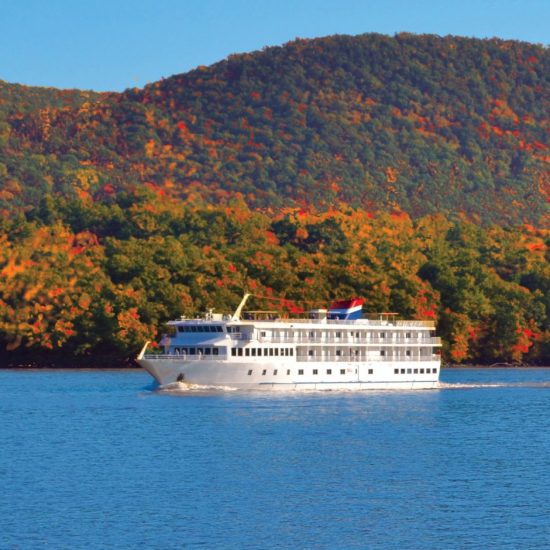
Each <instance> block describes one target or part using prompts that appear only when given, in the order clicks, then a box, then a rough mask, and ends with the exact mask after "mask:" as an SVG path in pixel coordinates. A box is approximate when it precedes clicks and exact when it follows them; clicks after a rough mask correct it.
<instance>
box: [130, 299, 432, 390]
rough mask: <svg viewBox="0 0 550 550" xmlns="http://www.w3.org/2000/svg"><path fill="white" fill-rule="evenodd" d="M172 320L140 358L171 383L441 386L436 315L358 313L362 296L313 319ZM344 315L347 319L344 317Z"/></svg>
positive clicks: (256, 315)
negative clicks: (404, 317)
mask: <svg viewBox="0 0 550 550" xmlns="http://www.w3.org/2000/svg"><path fill="white" fill-rule="evenodd" d="M247 297H248V295H245V297H244V298H243V300H242V301H241V304H240V305H239V307H238V308H237V310H236V312H235V314H234V315H233V316H231V317H223V316H221V315H219V316H217V317H216V316H214V315H212V314H209V315H208V316H207V317H206V318H204V319H202V318H195V319H184V318H182V319H179V320H175V321H170V322H169V323H168V325H169V327H171V329H172V335H171V337H168V336H165V337H163V339H162V341H161V343H160V346H161V349H160V351H161V353H159V354H158V355H153V354H146V353H145V352H146V349H147V346H148V343H146V344H145V346H144V347H143V349H142V350H141V353H140V354H139V356H138V357H137V361H138V363H139V364H140V365H141V366H142V367H143V368H144V369H146V370H147V371H148V372H149V373H150V374H151V375H152V376H153V377H154V378H155V380H156V381H157V382H158V383H159V384H160V385H161V386H166V385H168V384H173V383H175V382H183V383H186V384H194V385H200V386H218V387H230V388H237V389H261V390H287V391H288V390H321V389H323V390H343V389H349V390H370V389H373V390H388V389H432V388H437V387H438V386H439V381H438V380H439V370H440V356H439V348H440V347H441V341H440V339H439V338H437V337H436V336H435V334H434V328H435V327H434V324H433V322H432V321H418V320H410V321H400V320H396V319H395V318H394V317H392V315H393V314H381V315H380V316H379V318H378V319H374V320H372V319H365V318H352V317H353V315H358V314H360V311H359V310H360V307H361V303H362V302H361V301H360V300H357V299H354V300H351V301H340V302H335V303H334V304H333V307H332V308H331V309H330V310H329V311H328V313H327V310H312V311H310V317H309V318H308V319H285V320H282V319H278V318H277V317H276V316H275V317H274V316H273V313H275V312H248V313H247V314H246V313H245V316H244V318H241V310H242V307H243V305H244V303H245V301H246V299H247ZM342 316H344V318H342Z"/></svg>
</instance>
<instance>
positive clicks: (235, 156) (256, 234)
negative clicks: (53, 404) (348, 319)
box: [0, 34, 550, 366]
mask: <svg viewBox="0 0 550 550" xmlns="http://www.w3.org/2000/svg"><path fill="white" fill-rule="evenodd" d="M549 78H550V54H549V51H548V49H545V48H543V47H541V46H536V45H531V44H525V43H519V42H510V41H501V40H496V39H495V40H473V39H464V38H455V37H447V38H439V37H435V36H413V35H405V34H401V35H398V36H396V37H393V38H390V37H386V36H380V35H363V36H358V37H347V36H334V37H329V38H323V39H317V40H307V41H306V40H297V41H295V42H293V43H290V44H287V45H285V46H283V47H277V48H267V49H265V50H264V51H261V52H255V53H251V54H245V55H235V56H231V57H229V58H228V59H227V60H225V61H222V62H220V63H217V64H215V65H213V66H211V67H201V68H198V69H196V70H194V71H192V72H190V73H188V74H184V75H178V76H174V77H172V78H168V79H166V80H163V81H161V82H157V83H154V84H151V85H149V86H147V87H145V88H144V89H142V90H128V91H126V92H124V93H122V94H119V93H102V94H97V93H93V92H79V91H75V90H72V91H63V90H54V89H42V88H31V87H27V86H20V85H14V84H6V83H3V82H0V366H5V365H22V364H27V365H28V364H44V363H47V364H60V363H63V362H65V363H67V362H68V363H69V364H71V365H82V364H92V365H94V366H98V365H100V364H104V365H108V364H113V363H118V362H119V361H125V360H127V359H128V358H131V357H135V355H136V354H137V352H138V350H139V349H140V348H141V346H142V345H143V342H144V341H146V340H152V341H155V340H157V339H158V336H159V333H160V332H162V326H163V324H164V323H165V322H166V321H167V320H169V319H173V318H176V317H179V316H180V315H182V314H185V315H195V314H197V313H200V312H203V311H205V310H207V308H215V309H216V311H217V312H230V311H232V310H234V308H235V307H236V306H237V304H238V303H239V301H240V299H241V297H242V294H243V292H245V291H249V292H252V293H253V294H254V295H256V298H255V299H256V300H257V303H254V304H251V307H258V308H261V309H265V308H266V307H267V308H268V309H273V308H274V309H277V310H279V311H281V313H282V314H285V312H286V313H287V314H290V315H296V314H299V313H300V312H303V311H304V310H305V309H307V308H310V307H321V306H324V307H326V306H327V305H328V304H329V303H330V302H331V301H332V300H333V299H334V298H347V297H353V296H358V297H362V298H364V299H365V301H366V309H368V311H370V312H376V311H396V312H399V313H400V314H401V315H403V316H404V317H407V318H417V319H432V320H435V321H436V322H437V330H438V334H439V335H441V337H442V339H443V357H444V359H445V360H447V361H452V362H482V363H488V364H491V363H495V362H501V361H506V362H516V363H523V362H525V363H533V364H534V363H537V364H547V365H548V364H550V263H549V261H548V260H549V249H550V230H549V227H550V223H549V219H548V208H549V203H548V198H549V193H550V188H549V183H550V150H549V148H550V121H549V119H548V116H549V113H550V85H549V84H550V83H549ZM257 295H261V296H264V297H267V303H266V301H265V299H262V300H264V301H260V300H259V299H258V298H257ZM312 304H314V306H312ZM75 357H76V358H75ZM86 361H88V363H86Z"/></svg>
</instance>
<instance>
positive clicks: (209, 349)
mask: <svg viewBox="0 0 550 550" xmlns="http://www.w3.org/2000/svg"><path fill="white" fill-rule="evenodd" d="M211 354H212V348H204V355H211Z"/></svg>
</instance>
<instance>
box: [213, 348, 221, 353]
mask: <svg viewBox="0 0 550 550" xmlns="http://www.w3.org/2000/svg"><path fill="white" fill-rule="evenodd" d="M219 352H220V350H219V349H218V348H214V349H213V350H212V353H213V354H214V355H218V353H219Z"/></svg>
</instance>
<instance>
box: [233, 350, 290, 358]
mask: <svg viewBox="0 0 550 550" xmlns="http://www.w3.org/2000/svg"><path fill="white" fill-rule="evenodd" d="M243 350H244V351H243ZM262 350H263V351H262ZM231 355H232V356H233V357H235V356H238V357H242V356H243V355H244V356H245V357H261V356H262V355H263V356H264V357H267V356H270V357H273V356H275V357H279V356H281V357H291V356H293V355H294V349H293V348H231Z"/></svg>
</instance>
